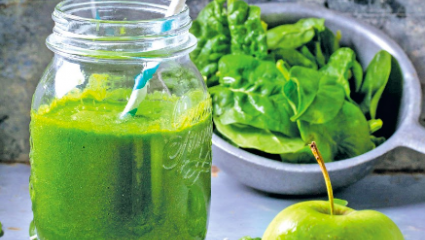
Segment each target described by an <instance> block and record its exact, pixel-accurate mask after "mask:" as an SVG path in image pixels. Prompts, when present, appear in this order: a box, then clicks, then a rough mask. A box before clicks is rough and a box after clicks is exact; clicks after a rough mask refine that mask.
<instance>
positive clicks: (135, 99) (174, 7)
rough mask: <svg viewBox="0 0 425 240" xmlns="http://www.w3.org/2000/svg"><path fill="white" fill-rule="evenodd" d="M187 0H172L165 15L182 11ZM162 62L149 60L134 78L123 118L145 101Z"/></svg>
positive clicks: (165, 28)
mask: <svg viewBox="0 0 425 240" xmlns="http://www.w3.org/2000/svg"><path fill="white" fill-rule="evenodd" d="M185 2H186V0H171V4H170V6H169V7H168V10H167V13H166V14H165V17H170V16H173V15H175V14H177V13H179V12H181V11H182V9H183V7H184V4H185ZM172 23H173V20H168V21H165V22H164V24H163V25H162V29H161V31H162V32H166V31H169V30H170V29H171V26H172ZM159 65H160V63H158V62H147V63H146V64H144V68H143V71H142V73H140V74H139V75H137V76H136V78H135V79H134V87H133V91H132V92H131V96H130V99H129V100H128V102H127V105H126V106H125V108H124V111H123V112H122V113H121V116H120V117H121V118H123V117H125V116H128V115H130V116H134V115H135V114H136V112H137V108H138V107H139V105H140V104H141V103H142V102H143V100H144V99H145V98H146V95H147V85H148V84H149V83H148V82H149V80H150V79H152V77H153V75H154V74H155V72H156V70H158V68H159Z"/></svg>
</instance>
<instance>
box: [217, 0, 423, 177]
mask: <svg viewBox="0 0 425 240" xmlns="http://www.w3.org/2000/svg"><path fill="white" fill-rule="evenodd" d="M256 6H259V7H260V8H261V11H262V18H263V17H264V16H266V15H268V14H282V13H288V14H291V11H292V14H293V15H300V14H303V15H309V16H310V17H318V18H324V19H325V20H326V21H331V22H348V23H350V24H352V25H356V30H357V31H359V32H360V34H367V35H370V36H371V37H372V38H373V39H375V41H376V42H379V44H380V46H381V48H382V49H384V50H387V51H388V52H390V53H391V54H392V55H393V56H394V57H395V58H396V59H397V61H398V64H399V66H400V69H401V70H402V75H403V89H402V96H401V104H400V109H399V119H398V122H397V126H396V130H395V132H394V133H393V134H392V135H391V137H390V138H388V139H387V140H386V141H385V142H384V143H383V144H381V145H380V146H378V147H376V148H375V149H372V150H371V151H368V152H366V153H364V154H361V155H359V156H356V157H353V158H348V159H343V160H338V161H334V162H328V163H326V167H327V169H328V171H329V172H334V171H340V170H343V169H346V168H351V167H354V166H357V165H361V164H364V163H366V162H369V161H372V160H374V159H376V158H378V157H380V156H382V155H383V154H385V153H387V152H389V151H391V150H393V149H394V148H396V147H399V146H404V144H403V142H402V139H400V138H401V136H402V135H403V133H404V132H405V131H406V130H410V131H411V128H409V127H408V126H409V125H411V124H413V125H418V124H419V123H418V121H419V116H420V112H421V104H420V103H421V99H422V94H421V85H420V80H419V77H418V75H417V72H416V70H415V68H414V66H413V64H412V62H411V61H410V59H409V58H408V56H407V55H406V53H405V52H404V50H403V49H402V48H401V47H400V46H399V45H398V43H396V42H395V41H394V40H393V39H391V38H390V37H389V36H388V35H386V34H385V33H384V32H382V31H381V30H379V29H377V28H375V27H373V26H371V25H369V24H366V23H363V22H361V21H359V20H357V19H355V18H353V17H350V16H346V15H343V14H342V13H340V12H337V11H334V10H330V9H327V8H325V7H321V6H317V5H311V4H305V3H263V4H256ZM282 9H284V10H283V12H282ZM415 102H416V103H419V104H414V103H415ZM403 108H404V109H403ZM212 143H213V144H214V145H215V146H216V147H218V148H220V149H221V150H223V151H225V152H227V153H228V154H230V155H233V156H237V157H238V158H239V159H241V160H243V161H245V162H247V163H250V164H252V165H256V166H259V167H267V168H270V169H274V170H283V171H291V172H321V170H320V167H319V166H318V165H317V164H299V163H286V162H279V161H276V160H272V159H269V158H265V157H262V156H259V155H256V154H253V153H250V152H247V151H245V150H242V149H240V148H237V147H235V146H233V145H232V144H230V143H228V142H227V141H225V140H224V139H222V138H221V137H219V136H218V135H217V134H215V133H214V134H213V137H212Z"/></svg>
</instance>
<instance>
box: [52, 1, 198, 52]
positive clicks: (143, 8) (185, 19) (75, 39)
mask: <svg viewBox="0 0 425 240" xmlns="http://www.w3.org/2000/svg"><path fill="white" fill-rule="evenodd" d="M149 1H153V0H121V1H119V0H103V1H96V0H92V1H86V0H65V1H62V2H60V3H59V4H57V5H56V7H55V10H54V11H53V14H52V18H53V20H54V22H55V27H54V28H53V33H52V34H51V35H50V36H49V37H48V38H47V39H46V44H47V46H48V48H49V49H51V50H52V51H53V52H55V53H62V54H68V55H69V54H71V55H80V56H84V57H88V58H97V59H110V60H111V59H127V60H128V59H145V58H150V59H151V58H172V57H176V56H181V55H184V54H188V53H189V52H191V51H192V50H193V49H194V48H195V46H196V42H197V41H196V38H195V37H194V36H193V35H192V34H190V32H189V29H190V27H191V24H192V20H191V18H190V16H189V8H188V7H187V5H185V7H184V8H183V10H182V11H181V12H180V13H178V14H175V15H173V16H169V17H165V13H166V11H167V8H168V5H165V4H160V3H150V2H149ZM164 2H165V0H164ZM127 17H128V18H130V19H129V20H127ZM144 18H145V19H144ZM117 19H119V20H117ZM165 26H166V27H165Z"/></svg>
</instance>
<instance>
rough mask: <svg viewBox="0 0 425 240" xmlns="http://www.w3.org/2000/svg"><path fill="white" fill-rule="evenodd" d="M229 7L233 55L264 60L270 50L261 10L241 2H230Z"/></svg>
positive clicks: (232, 0) (231, 0)
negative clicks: (244, 55)
mask: <svg viewBox="0 0 425 240" xmlns="http://www.w3.org/2000/svg"><path fill="white" fill-rule="evenodd" d="M227 6H228V18H227V19H228V22H229V28H230V36H231V50H232V53H234V54H246V55H252V56H254V57H258V58H264V57H265V56H266V55H267V49H268V48H267V38H266V30H265V29H264V27H263V24H262V22H261V9H260V8H259V7H257V6H250V5H248V3H246V2H244V1H240V0H228V2H227Z"/></svg>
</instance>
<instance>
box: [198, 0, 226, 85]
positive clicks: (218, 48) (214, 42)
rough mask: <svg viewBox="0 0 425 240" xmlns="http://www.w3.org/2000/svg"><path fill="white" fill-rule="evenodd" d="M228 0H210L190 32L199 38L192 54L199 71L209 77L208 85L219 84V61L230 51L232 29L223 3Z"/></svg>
mask: <svg viewBox="0 0 425 240" xmlns="http://www.w3.org/2000/svg"><path fill="white" fill-rule="evenodd" d="M225 1H226V0H214V1H212V2H210V3H209V4H208V5H207V6H206V7H205V8H204V9H203V10H202V11H201V12H200V13H199V15H198V18H197V19H196V20H195V21H193V24H192V28H191V29H190V32H191V33H192V34H193V35H195V37H196V38H197V39H198V45H197V47H196V49H195V50H194V51H193V52H192V53H191V54H190V57H191V58H192V60H193V62H194V63H195V65H196V66H197V67H198V69H199V71H200V72H201V74H202V75H203V76H205V77H206V79H207V85H208V86H213V85H216V84H217V81H218V78H217V77H216V76H215V74H216V72H217V71H218V61H219V60H220V58H221V57H222V56H224V55H226V54H229V53H230V31H229V27H228V21H227V13H226V10H225V8H224V7H223V4H224V2H225Z"/></svg>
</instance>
